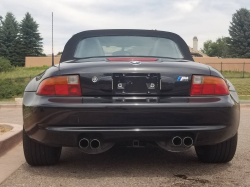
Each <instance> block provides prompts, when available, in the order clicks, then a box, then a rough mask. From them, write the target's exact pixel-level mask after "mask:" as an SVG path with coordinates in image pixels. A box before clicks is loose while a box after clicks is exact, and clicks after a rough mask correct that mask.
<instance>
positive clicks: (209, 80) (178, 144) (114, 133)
mask: <svg viewBox="0 0 250 187" xmlns="http://www.w3.org/2000/svg"><path fill="white" fill-rule="evenodd" d="M239 118H240V105H239V99H238V95H237V92H236V90H235V88H234V86H233V85H232V84H231V83H230V81H228V80H227V79H225V78H224V77H223V76H222V75H221V73H220V72H218V71H217V70H216V69H214V68H212V67H210V66H208V65H205V64H200V63H197V62H194V60H193V58H192V56H191V54H190V51H189V49H188V46H187V44H186V43H185V42H184V40H183V39H182V38H181V37H180V36H178V35H177V34H174V33H170V32H163V31H156V30H126V29H124V30H123V29H122V30H92V31H84V32H80V33H78V34H75V35H74V36H73V37H72V38H71V39H70V40H69V41H68V42H67V44H66V45H65V48H64V51H63V54H62V56H61V60H60V63H59V64H58V65H55V66H52V67H50V68H48V69H47V70H46V71H45V72H43V73H42V74H40V75H38V76H36V77H35V78H33V79H32V80H31V81H30V82H29V84H28V85H27V87H26V89H25V92H24V97H23V120H24V130H23V146H24V155H25V158H26V161H27V162H28V164H30V165H32V166H37V165H52V164H56V163H57V162H58V161H59V159H60V154H61V149H62V147H78V148H79V149H80V150H81V151H83V152H85V153H87V154H99V153H102V152H105V151H107V150H109V149H110V148H112V147H113V146H114V145H125V146H133V147H141V146H145V147H146V146H147V145H149V144H154V145H158V146H159V147H161V148H163V149H165V150H167V151H174V152H177V151H186V150H188V149H189V148H191V147H192V146H194V147H195V151H196V153H197V156H198V158H199V159H200V160H201V161H203V162H208V163H225V162H229V161H231V160H232V158H233V157H234V154H235V151H236V147H237V131H238V127H239Z"/></svg>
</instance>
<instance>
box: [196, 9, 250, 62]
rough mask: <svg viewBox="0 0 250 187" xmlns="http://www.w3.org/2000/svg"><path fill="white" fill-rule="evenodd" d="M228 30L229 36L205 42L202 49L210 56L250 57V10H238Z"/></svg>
mask: <svg viewBox="0 0 250 187" xmlns="http://www.w3.org/2000/svg"><path fill="white" fill-rule="evenodd" d="M228 31H229V35H230V36H229V37H221V38H218V39H217V40H216V41H215V42H213V41H212V40H207V41H206V42H204V44H203V49H201V51H202V52H203V53H205V54H206V55H208V56H210V57H215V56H217V57H221V58H250V10H248V9H246V8H241V9H239V10H237V11H236V13H234V14H233V16H232V21H231V22H230V26H229V29H228Z"/></svg>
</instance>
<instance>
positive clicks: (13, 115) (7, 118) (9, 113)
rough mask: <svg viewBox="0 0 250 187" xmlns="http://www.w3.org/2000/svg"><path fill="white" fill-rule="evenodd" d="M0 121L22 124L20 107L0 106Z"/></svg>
mask: <svg viewBox="0 0 250 187" xmlns="http://www.w3.org/2000/svg"><path fill="white" fill-rule="evenodd" d="M0 123H14V124H19V125H23V117H22V108H0Z"/></svg>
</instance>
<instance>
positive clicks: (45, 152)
mask: <svg viewBox="0 0 250 187" xmlns="http://www.w3.org/2000/svg"><path fill="white" fill-rule="evenodd" d="M61 150H62V148H61V147H50V146H47V145H43V144H41V143H39V142H37V141H35V140H32V139H31V138H30V137H29V136H28V135H27V134H26V132H25V130H23V151H24V156H25V159H26V162H27V163H28V164H29V165H31V166H48V165H54V164H56V163H57V162H58V161H59V159H60V155H61Z"/></svg>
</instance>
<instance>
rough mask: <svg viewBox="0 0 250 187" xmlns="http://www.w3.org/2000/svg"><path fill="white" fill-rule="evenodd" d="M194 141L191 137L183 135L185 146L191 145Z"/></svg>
mask: <svg viewBox="0 0 250 187" xmlns="http://www.w3.org/2000/svg"><path fill="white" fill-rule="evenodd" d="M193 143H194V141H193V139H192V138H191V137H188V136H187V137H185V138H183V144H184V145H185V146H186V147H190V146H192V145H193Z"/></svg>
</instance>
